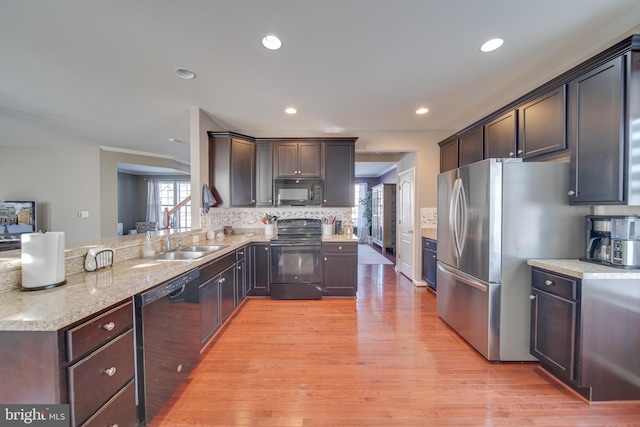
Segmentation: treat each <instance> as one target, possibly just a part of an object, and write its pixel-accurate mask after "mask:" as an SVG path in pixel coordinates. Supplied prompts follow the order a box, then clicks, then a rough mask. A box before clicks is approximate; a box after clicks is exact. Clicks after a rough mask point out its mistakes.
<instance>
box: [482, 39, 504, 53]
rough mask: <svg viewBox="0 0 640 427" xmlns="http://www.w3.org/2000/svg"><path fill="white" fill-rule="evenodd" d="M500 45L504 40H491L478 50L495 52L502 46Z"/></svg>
mask: <svg viewBox="0 0 640 427" xmlns="http://www.w3.org/2000/svg"><path fill="white" fill-rule="evenodd" d="M502 43H504V40H502V39H491V40H489V41H488V42H486V43H485V44H483V45H482V46H480V50H481V51H483V52H491V51H493V50H496V49H497V48H499V47H500V46H502Z"/></svg>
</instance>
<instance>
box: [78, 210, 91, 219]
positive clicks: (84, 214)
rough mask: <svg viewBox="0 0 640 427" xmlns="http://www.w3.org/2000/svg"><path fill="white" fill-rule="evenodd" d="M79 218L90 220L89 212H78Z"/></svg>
mask: <svg viewBox="0 0 640 427" xmlns="http://www.w3.org/2000/svg"><path fill="white" fill-rule="evenodd" d="M78 217H80V218H89V211H78Z"/></svg>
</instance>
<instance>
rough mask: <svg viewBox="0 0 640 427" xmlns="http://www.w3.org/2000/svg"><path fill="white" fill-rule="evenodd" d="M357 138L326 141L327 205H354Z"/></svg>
mask: <svg viewBox="0 0 640 427" xmlns="http://www.w3.org/2000/svg"><path fill="white" fill-rule="evenodd" d="M354 143H355V140H350V141H335V142H325V143H324V164H325V170H324V189H323V190H324V191H323V192H324V200H323V203H322V204H323V206H327V207H329V206H330V207H352V206H353V204H354V198H355V194H354V189H355V185H354V184H355V144H354Z"/></svg>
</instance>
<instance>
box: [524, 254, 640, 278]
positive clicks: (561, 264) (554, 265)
mask: <svg viewBox="0 0 640 427" xmlns="http://www.w3.org/2000/svg"><path fill="white" fill-rule="evenodd" d="M527 264H529V265H530V266H532V267H538V268H542V269H545V270H548V271H551V272H554V273H560V274H564V275H566V276H570V277H575V278H577V279H623V280H626V279H629V280H636V279H640V269H633V270H627V269H623V268H616V267H608V266H606V265H600V264H594V263H591V262H585V261H580V260H577V259H530V260H528V261H527Z"/></svg>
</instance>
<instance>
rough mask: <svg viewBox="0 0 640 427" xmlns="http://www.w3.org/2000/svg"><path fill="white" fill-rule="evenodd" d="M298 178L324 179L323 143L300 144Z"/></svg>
mask: <svg viewBox="0 0 640 427" xmlns="http://www.w3.org/2000/svg"><path fill="white" fill-rule="evenodd" d="M298 176H301V177H304V178H320V177H322V143H320V142H300V143H298Z"/></svg>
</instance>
